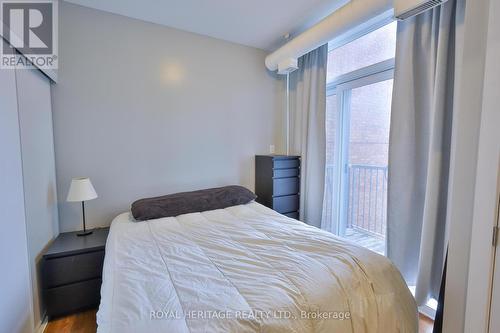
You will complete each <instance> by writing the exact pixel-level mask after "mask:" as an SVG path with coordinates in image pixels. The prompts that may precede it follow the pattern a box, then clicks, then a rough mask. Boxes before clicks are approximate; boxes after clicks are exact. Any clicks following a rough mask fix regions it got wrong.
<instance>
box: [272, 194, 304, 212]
mask: <svg viewBox="0 0 500 333" xmlns="http://www.w3.org/2000/svg"><path fill="white" fill-rule="evenodd" d="M273 209H274V210H275V211H277V212H278V213H281V214H283V213H290V212H296V211H298V210H299V196H298V195H288V196H285V197H276V198H273Z"/></svg>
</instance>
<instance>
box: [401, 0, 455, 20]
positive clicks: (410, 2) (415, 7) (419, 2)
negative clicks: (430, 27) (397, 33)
mask: <svg viewBox="0 0 500 333" xmlns="http://www.w3.org/2000/svg"><path fill="white" fill-rule="evenodd" d="M446 1H448V0H394V17H396V18H397V19H398V20H406V19H407V18H410V17H412V16H415V15H418V14H420V13H423V12H425V11H426V10H429V9H431V8H434V7H437V6H440V5H442V4H443V3H445V2H446Z"/></svg>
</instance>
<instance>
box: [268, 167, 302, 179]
mask: <svg viewBox="0 0 500 333" xmlns="http://www.w3.org/2000/svg"><path fill="white" fill-rule="evenodd" d="M298 176H299V169H298V168H293V169H274V170H273V177H274V178H285V177H298Z"/></svg>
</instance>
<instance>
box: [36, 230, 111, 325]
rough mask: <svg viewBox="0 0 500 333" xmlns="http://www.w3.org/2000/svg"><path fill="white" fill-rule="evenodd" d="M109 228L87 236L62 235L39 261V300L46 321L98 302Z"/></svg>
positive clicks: (92, 305) (70, 233) (73, 233)
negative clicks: (41, 294) (40, 295)
mask: <svg viewBox="0 0 500 333" xmlns="http://www.w3.org/2000/svg"><path fill="white" fill-rule="evenodd" d="M108 232H109V228H101V229H94V232H93V233H92V234H91V235H88V236H84V237H78V236H77V235H76V234H77V233H78V232H67V233H62V234H60V235H59V236H57V238H56V239H55V240H54V242H53V243H52V244H51V245H50V247H49V248H48V249H47V251H46V252H45V254H44V255H43V258H42V267H41V269H42V286H43V298H44V301H45V306H46V309H47V316H48V317H49V318H53V317H57V316H61V315H66V314H70V313H74V312H78V311H81V310H85V309H90V308H95V307H97V306H98V305H99V302H100V298H101V295H100V292H101V282H102V280H101V278H102V266H103V263H104V249H105V246H106V239H107V237H108Z"/></svg>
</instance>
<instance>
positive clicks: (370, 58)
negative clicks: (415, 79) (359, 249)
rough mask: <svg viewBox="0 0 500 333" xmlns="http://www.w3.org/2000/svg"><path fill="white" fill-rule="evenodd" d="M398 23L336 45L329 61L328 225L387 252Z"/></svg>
mask: <svg viewBox="0 0 500 333" xmlns="http://www.w3.org/2000/svg"><path fill="white" fill-rule="evenodd" d="M395 27H396V25H395V23H391V24H388V25H386V26H383V27H381V28H380V29H377V30H375V31H373V32H370V33H367V34H366V35H364V36H362V37H361V38H358V39H356V40H353V41H352V42H350V43H347V44H345V45H343V46H340V47H338V48H335V49H333V50H331V51H330V54H329V64H328V74H329V75H328V82H327V110H326V133H327V144H326V147H327V159H326V160H327V163H326V177H325V200H324V207H323V224H322V225H323V228H324V229H326V230H328V231H330V232H332V233H335V234H337V235H339V236H341V237H345V238H348V239H350V240H352V241H354V242H355V243H357V244H359V245H362V246H365V247H367V248H369V249H371V250H373V251H376V252H378V253H381V254H384V253H385V233H386V219H387V170H388V148H389V127H390V113H391V101H392V86H393V77H394V59H393V58H392V57H394V53H395ZM363 54H364V55H366V56H362V55H363ZM376 61H379V62H376Z"/></svg>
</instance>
